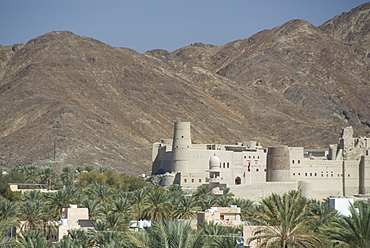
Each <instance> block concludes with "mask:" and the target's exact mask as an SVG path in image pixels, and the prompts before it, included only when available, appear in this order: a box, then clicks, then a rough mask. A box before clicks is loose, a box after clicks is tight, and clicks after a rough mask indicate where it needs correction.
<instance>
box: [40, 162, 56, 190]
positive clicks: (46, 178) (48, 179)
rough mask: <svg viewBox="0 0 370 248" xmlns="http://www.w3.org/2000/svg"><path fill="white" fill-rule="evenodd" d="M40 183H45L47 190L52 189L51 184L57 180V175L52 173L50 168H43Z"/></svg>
mask: <svg viewBox="0 0 370 248" xmlns="http://www.w3.org/2000/svg"><path fill="white" fill-rule="evenodd" d="M40 175H41V183H44V184H46V185H47V188H48V190H51V189H52V186H53V184H54V183H55V182H56V180H57V176H56V174H55V173H54V171H53V169H52V168H50V167H49V168H46V169H45V170H43V171H41V174H40Z"/></svg>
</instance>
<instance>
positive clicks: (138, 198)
mask: <svg viewBox="0 0 370 248" xmlns="http://www.w3.org/2000/svg"><path fill="white" fill-rule="evenodd" d="M148 192H149V188H148V187H145V188H142V189H138V190H135V191H132V193H131V194H132V195H131V196H132V205H133V211H134V218H136V219H137V220H142V219H143V215H144V213H143V212H144V209H145V208H146V207H147V203H148Z"/></svg>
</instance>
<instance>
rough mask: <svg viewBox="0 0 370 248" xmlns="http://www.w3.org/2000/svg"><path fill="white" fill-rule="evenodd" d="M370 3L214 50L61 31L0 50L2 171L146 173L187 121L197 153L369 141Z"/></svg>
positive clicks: (262, 33) (202, 46)
mask: <svg viewBox="0 0 370 248" xmlns="http://www.w3.org/2000/svg"><path fill="white" fill-rule="evenodd" d="M369 18H370V4H365V5H362V6H360V7H358V8H356V9H353V10H352V11H350V12H348V13H344V14H342V15H340V16H337V17H335V18H333V19H332V20H330V21H328V22H326V23H325V24H323V25H322V26H320V27H314V26H312V25H311V24H309V23H307V22H304V21H301V20H293V21H290V22H288V23H286V24H284V25H282V26H279V27H276V28H274V29H272V30H266V31H262V32H260V33H258V34H256V35H254V36H252V37H250V38H247V39H243V40H237V41H234V42H231V43H228V44H225V45H223V46H212V45H205V44H201V43H196V44H193V45H190V46H188V47H184V48H181V49H179V50H176V51H174V52H172V53H169V52H167V51H164V50H153V51H149V52H147V53H145V54H139V53H137V52H135V51H133V50H130V49H126V48H114V47H111V46H108V45H106V44H103V43H101V42H99V41H97V40H94V39H91V38H86V37H80V36H77V35H75V34H73V33H71V32H66V31H64V32H52V33H48V34H45V35H43V36H40V37H38V38H36V39H33V40H31V41H29V42H28V43H27V44H25V45H22V44H18V45H14V46H13V47H0V165H1V166H2V168H3V169H6V168H11V167H14V166H19V165H29V164H35V165H38V166H41V167H43V166H51V167H55V168H61V167H63V166H67V165H72V166H79V165H95V166H106V167H108V168H111V167H112V168H115V169H117V170H118V171H120V172H126V173H130V174H138V173H148V172H149V170H150V164H151V161H150V159H151V144H152V143H153V142H156V141H159V139H161V138H171V137H172V133H173V131H172V130H173V122H174V121H190V122H191V123H192V138H193V142H196V143H235V142H239V141H244V140H257V141H260V142H261V143H262V144H263V145H264V146H269V145H277V144H288V145H291V146H305V147H326V146H327V145H328V144H331V143H336V142H337V139H338V137H339V134H340V130H341V128H342V127H345V126H349V125H352V126H353V127H354V130H355V132H356V135H362V136H364V135H367V134H368V132H369V131H370V107H369V106H370V69H369V68H370V55H369V54H370V43H369V40H370V39H369V35H370V34H369V33H370V27H369V23H370V20H369Z"/></svg>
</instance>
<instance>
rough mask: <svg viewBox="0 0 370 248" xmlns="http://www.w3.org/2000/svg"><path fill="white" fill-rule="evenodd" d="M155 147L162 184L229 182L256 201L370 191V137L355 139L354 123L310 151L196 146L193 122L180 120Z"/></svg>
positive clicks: (216, 184) (154, 168)
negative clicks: (295, 193) (283, 195)
mask: <svg viewBox="0 0 370 248" xmlns="http://www.w3.org/2000/svg"><path fill="white" fill-rule="evenodd" d="M152 151H153V152H152V162H153V164H152V174H153V175H160V178H161V181H160V184H161V185H162V186H168V185H172V184H179V185H181V186H183V188H189V189H195V188H196V187H198V186H200V185H203V184H208V185H209V186H210V188H212V189H213V190H214V192H216V193H217V192H218V189H219V187H221V186H227V187H230V189H231V191H232V192H233V193H234V194H235V195H236V197H243V198H249V199H252V200H257V199H261V198H263V197H265V196H267V195H269V194H271V192H275V193H284V192H286V191H289V190H292V189H299V190H301V192H302V193H303V194H305V195H306V196H307V197H312V198H323V197H328V196H336V197H341V196H353V195H358V194H360V195H365V194H368V193H369V192H370V154H369V153H370V152H369V151H370V138H366V137H360V138H354V137H353V129H352V127H346V128H344V129H343V132H342V136H341V137H340V139H339V142H338V144H335V145H330V146H329V149H328V150H307V149H304V148H303V147H288V146H283V145H282V146H276V147H269V148H263V147H262V146H261V145H260V144H259V143H258V142H255V141H245V142H240V143H236V144H233V145H222V144H192V142H191V132H190V123H189V122H176V123H175V127H174V135H173V139H164V140H162V141H161V142H158V143H154V144H153V150H152Z"/></svg>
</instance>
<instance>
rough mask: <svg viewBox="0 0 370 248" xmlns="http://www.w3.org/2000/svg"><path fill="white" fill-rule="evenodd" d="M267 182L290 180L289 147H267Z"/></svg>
mask: <svg viewBox="0 0 370 248" xmlns="http://www.w3.org/2000/svg"><path fill="white" fill-rule="evenodd" d="M266 181H267V182H286V181H290V163H289V147H288V146H275V147H269V148H268V152H267V170H266Z"/></svg>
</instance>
